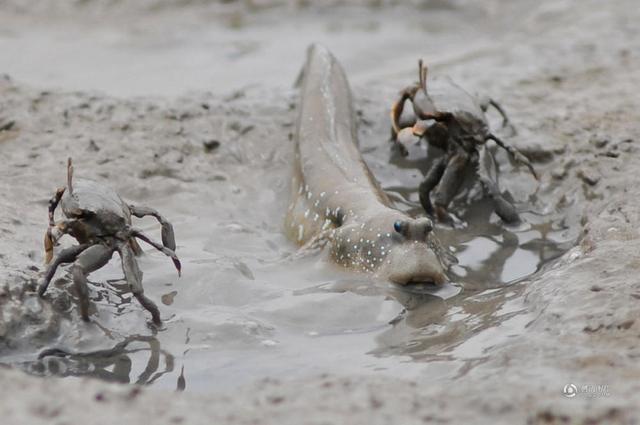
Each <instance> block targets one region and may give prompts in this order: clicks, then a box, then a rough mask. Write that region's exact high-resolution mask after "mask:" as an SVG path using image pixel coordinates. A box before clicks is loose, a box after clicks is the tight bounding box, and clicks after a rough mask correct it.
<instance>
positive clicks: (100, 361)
mask: <svg viewBox="0 0 640 425" xmlns="http://www.w3.org/2000/svg"><path fill="white" fill-rule="evenodd" d="M141 354H146V355H147V358H146V366H145V368H144V370H143V371H142V372H141V373H140V374H138V375H137V377H136V378H135V381H133V382H132V378H133V372H134V371H133V370H132V364H133V358H134V357H136V358H138V357H140V355H141ZM161 362H162V367H161ZM21 367H22V368H23V369H24V370H25V371H26V372H28V373H32V374H35V375H40V376H49V375H56V376H90V377H95V378H100V379H103V380H105V381H110V382H119V383H126V384H128V383H135V384H139V385H148V384H152V383H154V382H155V381H156V380H157V379H159V378H160V377H161V376H163V375H164V374H166V373H169V372H171V371H173V369H174V357H173V355H171V354H170V353H168V352H167V351H165V350H163V349H162V348H160V343H159V341H158V340H157V339H156V338H155V337H153V336H142V335H136V336H129V337H127V338H126V339H125V340H124V341H122V342H119V343H118V344H116V345H115V346H114V347H113V348H110V349H106V350H97V351H92V352H87V353H69V352H66V351H63V350H60V349H55V348H54V349H47V350H44V351H43V352H41V353H40V355H39V356H38V360H36V361H34V362H26V363H23V364H22V365H21ZM183 371H184V370H183ZM183 388H184V385H183Z"/></svg>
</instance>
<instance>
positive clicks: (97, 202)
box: [38, 158, 181, 325]
mask: <svg viewBox="0 0 640 425" xmlns="http://www.w3.org/2000/svg"><path fill="white" fill-rule="evenodd" d="M58 204H60V205H61V207H62V212H63V214H64V216H65V219H64V220H61V221H58V222H56V221H55V220H54V214H55V210H56V208H57V206H58ZM132 215H133V216H135V217H140V218H142V217H146V216H152V217H154V218H155V219H156V220H158V222H159V223H160V225H161V226H162V245H161V244H159V243H158V242H156V241H154V240H152V239H151V238H149V237H148V236H147V235H145V234H144V233H143V232H142V231H140V230H138V229H136V228H134V227H132V223H131V216H132ZM65 234H68V235H70V236H72V237H73V238H75V239H76V240H77V241H78V244H77V245H73V246H71V247H69V248H65V249H63V250H61V251H60V252H59V253H58V254H57V255H55V256H54V255H53V248H54V246H55V245H56V244H57V241H58V239H60V237H62V236H63V235H65ZM136 238H137V239H140V240H142V241H144V242H146V243H148V244H149V245H151V246H152V247H154V248H155V249H157V250H158V251H160V252H162V253H163V254H165V255H167V256H168V257H170V258H171V259H172V260H173V263H174V265H175V267H176V269H177V271H178V276H180V273H181V265H180V260H179V259H178V257H177V256H176V254H175V249H176V242H175V237H174V232H173V226H172V225H171V223H169V222H168V221H167V220H166V219H165V218H164V217H163V216H161V215H160V214H159V213H158V212H157V211H156V210H154V209H151V208H148V207H143V206H135V205H128V204H127V203H125V202H124V201H123V200H122V198H120V196H119V195H118V194H117V193H116V192H115V191H113V190H112V189H110V188H108V187H106V186H103V185H101V184H99V183H97V182H94V181H92V180H85V179H78V180H76V181H73V165H72V161H71V158H69V160H68V162H67V186H66V187H61V188H59V189H58V190H57V191H56V193H55V195H54V196H53V197H52V198H51V200H50V201H49V227H48V229H47V231H46V233H45V236H44V249H45V263H46V264H47V268H46V270H45V272H44V276H43V278H42V281H41V283H40V285H39V287H38V294H39V295H40V296H44V294H45V292H46V290H47V287H48V286H49V282H51V279H52V278H53V276H54V274H55V272H56V269H57V268H58V266H60V265H61V264H67V263H73V264H72V266H71V269H70V271H71V275H72V277H73V284H74V286H75V288H76V291H77V293H78V297H79V305H80V316H81V317H82V319H83V320H85V321H88V320H89V296H88V287H87V276H88V275H89V274H90V273H92V272H94V271H96V270H98V269H99V268H101V267H103V266H104V265H106V264H107V263H108V262H109V260H110V259H111V257H112V256H113V253H114V252H116V251H117V252H118V254H119V255H120V258H121V259H122V270H123V271H124V277H125V280H126V281H127V283H128V284H129V286H130V288H131V292H132V293H133V296H134V297H135V298H136V299H137V300H138V302H139V303H140V304H141V305H142V306H143V307H144V308H145V309H146V310H147V311H149V313H151V317H152V320H153V322H154V323H155V324H156V325H159V324H161V323H162V321H161V319H160V310H159V309H158V307H157V306H156V304H155V303H154V302H153V301H151V300H150V299H149V298H147V297H146V296H145V295H144V288H143V287H142V272H141V271H140V268H139V267H138V262H137V260H136V255H140V254H142V250H141V248H140V246H139V245H138V243H137V241H136Z"/></svg>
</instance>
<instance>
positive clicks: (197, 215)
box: [0, 10, 579, 391]
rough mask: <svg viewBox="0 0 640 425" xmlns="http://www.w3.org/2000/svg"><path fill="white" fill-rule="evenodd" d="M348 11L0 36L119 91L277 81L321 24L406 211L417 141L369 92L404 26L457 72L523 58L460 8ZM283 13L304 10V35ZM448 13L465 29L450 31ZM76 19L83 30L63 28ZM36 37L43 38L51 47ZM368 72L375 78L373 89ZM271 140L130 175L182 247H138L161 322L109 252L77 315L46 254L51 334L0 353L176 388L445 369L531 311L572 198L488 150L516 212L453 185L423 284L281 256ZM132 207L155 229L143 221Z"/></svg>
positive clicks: (384, 177)
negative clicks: (162, 173)
mask: <svg viewBox="0 0 640 425" xmlns="http://www.w3.org/2000/svg"><path fill="white" fill-rule="evenodd" d="M472 11H473V10H472ZM356 12H357V13H355V14H354V16H352V17H351V18H350V17H349V16H345V17H344V20H345V23H344V24H341V25H344V28H338V29H336V28H335V25H334V26H331V25H328V23H331V22H334V21H335V20H336V19H335V18H336V14H331V13H328V14H327V17H325V18H322V19H318V17H317V16H315V15H310V16H307V18H306V20H302V21H298V20H282V19H280V18H278V19H277V20H274V22H277V23H278V25H264V23H263V25H258V26H253V27H252V26H248V27H246V28H243V29H242V30H232V31H229V30H228V29H221V28H220V27H218V26H210V23H209V22H206V25H204V24H203V25H202V26H201V27H199V28H200V29H199V30H198V31H193V30H191V31H187V30H181V31H176V32H167V31H166V27H167V26H166V25H160V24H161V23H162V22H161V21H159V22H156V25H157V27H156V26H153V25H150V26H149V27H145V28H144V30H140V29H137V30H136V31H131V33H123V32H121V31H119V30H118V31H116V29H114V28H110V27H109V26H108V25H106V26H105V27H102V26H98V27H97V29H96V30H95V31H92V30H89V29H88V28H86V26H87V25H80V26H79V27H78V28H75V30H74V31H72V32H68V31H67V30H66V29H65V30H61V29H60V28H58V26H59V25H55V28H53V29H52V28H44V29H43V30H42V32H39V31H36V32H30V33H26V32H24V31H22V30H21V27H19V26H17V25H13V26H12V27H15V28H13V30H12V31H15V34H11V33H9V34H8V35H7V34H5V36H3V37H0V45H6V46H7V47H8V48H10V47H14V48H16V49H17V50H20V51H21V53H22V55H21V56H20V57H19V58H17V59H16V60H15V61H13V62H12V63H11V64H10V65H11V66H10V67H9V65H8V66H7V69H6V71H7V72H10V73H12V74H13V75H14V76H15V77H16V78H17V79H20V80H24V81H26V82H29V83H31V84H36V85H41V86H46V87H50V86H53V87H64V88H66V89H72V90H96V89H99V90H103V91H106V92H108V93H110V94H112V95H118V96H131V95H132V94H142V95H148V94H163V95H166V94H169V95H174V94H176V93H183V92H184V91H186V90H197V91H204V90H212V89H213V90H218V91H222V89H226V88H230V87H233V88H238V87H245V86H246V85H247V82H250V81H255V80H257V79H259V81H260V82H261V84H262V85H263V86H266V87H269V88H277V89H278V91H279V92H282V93H284V92H286V90H288V88H289V87H290V86H291V82H292V81H293V79H294V77H295V75H296V73H297V72H298V70H299V67H300V65H301V63H302V59H303V56H304V49H305V47H306V46H307V45H308V44H309V42H311V41H321V42H323V43H325V44H326V45H327V46H328V47H329V48H330V49H332V50H333V51H334V53H336V55H337V56H338V57H339V59H340V60H341V61H343V63H344V65H345V67H346V69H347V73H348V75H349V77H350V79H351V82H352V84H353V87H354V88H355V90H354V91H355V93H356V95H357V96H356V102H361V103H359V104H358V105H357V106H362V105H365V106H364V108H365V110H364V112H365V116H366V118H367V119H368V120H369V121H370V122H373V123H374V124H372V126H373V127H370V128H368V129H367V128H365V129H364V131H362V132H361V133H362V134H361V137H360V140H361V143H362V146H361V150H362V151H363V152H364V156H365V159H366V160H367V162H368V163H369V165H370V166H371V168H372V172H373V174H374V175H375V176H376V177H377V178H378V179H379V180H380V181H381V183H382V186H383V187H384V189H385V190H386V191H387V192H388V193H390V194H391V196H392V198H393V199H394V200H395V201H396V205H397V207H398V208H400V209H403V210H405V211H408V212H410V213H411V214H419V213H420V208H419V204H418V195H417V190H416V188H417V186H418V184H419V183H420V180H421V176H422V173H424V172H425V171H426V167H427V166H428V163H429V161H428V160H425V159H424V158H425V157H428V156H429V155H427V153H426V152H424V151H423V150H420V149H418V148H417V150H416V151H415V152H413V151H412V152H411V156H410V157H409V158H408V159H401V158H398V157H397V155H396V154H394V152H393V151H391V150H390V149H389V146H388V143H387V142H386V140H384V137H385V136H386V135H388V132H389V129H388V112H387V110H385V108H386V106H385V105H387V104H388V103H390V99H391V96H393V94H395V92H396V90H397V89H398V88H400V87H402V86H403V85H406V84H408V83H410V82H411V81H412V79H413V69H414V66H415V61H416V59H417V55H418V53H417V52H416V48H415V45H414V44H412V43H406V42H405V41H406V40H410V39H415V40H420V43H421V47H420V49H421V51H420V52H419V53H420V54H422V55H423V56H424V57H426V58H428V59H429V61H430V64H433V65H434V67H435V68H436V69H439V70H440V71H443V72H444V71H447V72H451V73H453V74H454V76H455V75H464V76H465V77H466V79H465V80H464V82H465V86H466V84H468V85H469V87H481V86H482V84H481V77H482V75H485V74H488V71H487V72H486V73H477V74H478V75H477V76H476V73H475V72H471V71H469V69H473V70H474V71H475V67H474V66H472V67H467V66H466V64H467V63H471V64H473V63H474V61H475V64H477V63H478V61H480V64H482V66H485V68H489V69H491V72H493V73H495V72H496V71H499V70H505V69H511V68H512V70H514V72H513V73H514V74H516V73H519V72H520V71H523V69H522V68H523V67H522V66H521V65H519V64H518V63H517V62H513V63H509V64H503V63H502V61H500V67H498V66H495V67H491V66H489V67H487V66H486V63H491V61H492V60H493V59H491V56H490V55H491V52H490V51H487V50H486V49H483V46H485V45H488V44H490V43H489V41H490V40H489V37H486V36H484V37H478V38H477V41H476V42H473V43H471V44H470V43H469V40H471V39H473V40H476V37H474V34H475V31H476V30H475V28H477V26H478V22H484V21H485V20H484V19H476V18H477V17H476V16H468V18H469V19H470V20H469V21H467V20H466V18H465V16H466V15H465V14H463V15H460V16H458V14H457V13H458V12H456V11H450V12H447V11H437V12H435V13H429V14H427V13H425V14H424V15H417V14H416V16H415V17H414V18H413V21H412V22H413V24H412V25H408V26H404V25H403V26H399V25H397V22H398V21H399V20H398V19H397V18H400V17H403V18H406V17H407V16H406V15H401V16H398V15H397V14H401V11H398V12H394V13H395V14H389V13H387V12H389V11H385V12H384V13H381V14H374V13H373V12H371V13H372V17H371V19H372V22H373V25H372V26H371V27H367V28H358V27H355V28H354V27H352V26H350V25H348V24H349V22H350V21H349V19H356V20H358V21H361V11H356ZM412 16H413V14H412ZM274 19H275V18H274ZM269 22H270V21H267V23H269ZM300 22H302V23H306V24H309V25H306V26H305V32H304V36H302V33H301V32H300V31H299V27H300ZM445 24H446V25H445ZM64 25H67V24H66V23H65V24H64ZM426 28H440V29H439V30H435V31H434V30H429V31H427V30H426ZM445 28H449V30H445ZM462 28H464V31H465V32H464V33H463V32H460V34H458V32H459V31H458V29H462ZM134 29H135V28H134ZM80 33H81V34H83V37H81V38H78V37H75V35H76V34H80ZM51 34H54V35H56V37H53V38H51V37H50V35H51ZM159 34H161V35H162V37H160V38H158V37H159ZM425 34H426V35H428V37H425ZM463 35H465V36H463ZM500 36H501V37H503V34H502V32H500ZM50 38H51V40H52V41H48V40H49V39H50ZM158 40H160V41H158ZM256 40H260V41H259V42H257V41H256ZM212 43H213V44H212ZM247 43H249V44H247ZM251 43H254V44H255V48H254V47H252V46H254V44H251ZM212 46H213V47H212ZM221 46H222V47H224V48H215V47H221ZM234 46H235V47H234ZM238 46H240V47H242V46H249V48H248V51H247V53H246V54H245V53H242V54H239V52H240V50H242V49H240V48H238ZM381 46H383V47H384V48H381ZM53 47H55V48H53ZM43 49H44V50H46V51H47V52H44V50H43ZM254 50H255V51H254ZM50 52H55V54H56V60H55V61H54V60H52V59H51V54H50ZM389 52H393V54H392V55H391V54H389ZM478 52H480V53H478ZM45 53H46V54H45ZM81 53H85V54H81ZM237 53H238V54H237ZM483 55H484V56H483ZM60 58H62V59H60ZM294 58H295V59H294ZM34 64H35V65H34ZM37 64H42V66H37ZM112 64H116V66H112ZM45 65H46V66H45ZM107 65H108V66H107ZM463 65H464V66H463ZM509 67H511V68H509ZM43 70H47V72H44V71H43ZM256 70H260V73H259V78H258V77H256ZM410 71H411V72H410ZM515 71H518V72H515ZM505 72H506V71H505ZM474 78H475V81H474ZM495 79H496V80H499V78H497V77H495ZM221 82H224V83H221ZM216 84H217V85H219V86H220V85H222V86H223V87H219V86H216ZM283 87H284V89H283ZM372 87H373V88H375V89H376V90H374V91H375V92H376V95H377V96H378V97H377V98H375V99H369V100H373V101H374V102H375V103H374V105H375V106H371V104H366V102H362V99H363V98H362V96H358V95H361V94H363V88H366V90H367V93H368V94H367V95H370V93H371V91H372V90H371V88H372ZM378 88H380V90H381V91H386V92H388V93H389V96H386V95H384V96H383V95H378V93H377V91H378V90H377V89H378ZM280 89H282V90H280ZM278 100H279V101H282V102H287V101H288V100H289V99H288V98H286V97H285V96H281V97H280V98H279V99H278ZM373 109H375V111H376V112H375V113H373V112H372V110H373ZM267 113H269V112H268V111H267ZM531 119H535V118H531ZM365 127H366V126H365ZM372 135H373V137H372ZM280 136H282V137H280ZM275 139H277V140H275ZM285 140H286V136H285V135H284V134H276V135H275V136H272V137H271V138H270V139H269V140H268V142H269V145H267V144H265V143H264V140H261V144H257V143H256V144H255V145H254V146H252V147H251V146H250V147H245V150H244V151H243V150H242V148H239V150H238V152H239V153H238V157H239V158H242V159H243V161H244V160H245V159H246V158H249V160H247V161H248V162H251V161H252V159H251V158H254V157H256V156H260V155H263V152H262V150H263V149H265V150H266V149H268V148H269V149H270V148H271V145H270V144H271V143H273V145H274V146H276V147H275V148H274V149H275V150H276V154H275V156H274V158H273V160H272V162H273V164H272V165H270V166H267V165H264V164H255V163H252V164H249V165H242V163H243V161H240V160H238V161H237V164H236V163H233V164H230V165H228V167H227V168H225V169H221V170H220V172H221V175H224V176H225V177H224V179H220V180H216V181H208V182H205V181H198V179H194V180H193V181H190V182H188V183H184V184H183V183H180V182H176V181H174V180H170V179H162V178H161V177H158V178H155V180H154V179H153V177H152V178H150V180H147V181H146V182H147V183H145V184H154V185H157V186H158V187H160V188H161V189H160V190H158V191H154V192H153V193H154V195H153V197H152V198H153V199H147V201H148V204H149V205H152V206H153V207H154V208H157V209H158V210H159V211H162V213H163V214H164V215H165V216H167V217H169V218H170V219H171V220H172V221H173V224H174V227H175V230H176V235H177V243H178V251H177V252H178V254H179V256H180V257H181V258H182V260H183V264H184V274H183V277H182V278H180V279H177V278H176V276H175V274H174V272H173V270H172V266H171V264H170V262H168V261H167V260H166V258H165V257H163V256H162V255H161V254H158V253H155V252H151V251H147V254H146V255H145V256H144V257H143V258H141V260H140V266H141V269H142V271H143V272H144V285H145V291H146V294H147V295H148V296H149V297H150V298H152V299H153V300H155V301H156V303H158V305H159V307H160V310H161V313H162V317H163V319H164V326H163V327H162V328H161V329H159V330H155V329H152V328H150V327H149V326H148V324H147V320H148V317H147V315H146V312H145V311H143V310H142V309H141V307H140V306H139V305H138V304H137V303H136V302H135V300H133V301H132V297H131V296H130V294H128V293H126V291H125V289H126V288H125V285H124V282H123V281H122V280H113V279H117V278H118V277H119V276H121V274H122V272H121V268H120V264H119V262H118V261H116V260H113V261H112V262H111V263H110V264H109V265H108V266H106V267H105V268H103V269H101V270H99V271H97V272H95V273H94V274H92V275H91V280H92V281H93V282H94V284H93V285H92V287H91V297H92V305H93V307H92V312H91V313H92V322H91V323H90V324H84V323H81V322H80V321H79V318H78V315H77V308H76V307H75V306H76V299H75V297H74V295H73V293H72V290H71V285H69V277H68V276H66V275H65V274H64V273H62V272H59V273H58V276H61V277H62V278H61V279H59V280H58V281H57V282H54V284H53V285H52V288H51V290H52V298H55V299H56V302H59V303H61V304H62V305H63V307H64V308H63V309H64V310H66V311H67V312H68V315H69V317H70V319H71V320H69V321H66V322H65V323H64V324H63V326H62V331H61V332H60V335H59V336H58V338H57V340H56V341H52V342H51V343H50V344H48V347H49V349H50V351H46V352H45V354H46V355H45V356H44V357H43V358H41V359H38V358H37V353H33V352H18V353H12V354H11V355H10V356H6V357H3V358H0V362H3V363H10V364H14V365H19V366H20V367H22V368H23V369H25V370H28V371H29V372H31V373H34V374H37V375H62V376H69V377H76V376H95V377H99V378H101V379H106V380H110V381H118V382H131V383H141V384H152V385H153V387H154V388H165V389H176V388H178V389H183V388H184V389H186V390H187V391H207V390H211V389H218V390H225V389H229V388H231V387H235V386H238V385H242V384H246V383H249V382H251V381H254V380H255V379H259V378H263V377H274V378H280V379H287V378H295V377H300V376H304V375H310V374H320V373H326V372H331V373H335V374H341V373H350V374H354V373H355V374H357V373H362V374H373V373H384V374H388V375H392V376H398V377H410V378H414V379H420V378H421V377H424V378H425V379H429V381H430V382H431V381H435V380H437V379H451V378H456V377H459V376H462V375H464V373H466V372H467V371H468V370H470V369H471V368H473V366H474V365H476V364H478V363H481V362H482V361H483V360H484V359H485V358H486V357H487V355H488V354H487V350H489V349H490V348H491V347H492V346H495V345H499V344H503V343H507V342H508V339H509V338H510V337H511V336H513V335H518V334H520V333H521V332H522V329H523V328H524V326H525V325H526V323H527V322H528V321H529V320H530V319H531V318H530V317H529V316H528V315H527V313H526V310H525V306H524V305H523V297H522V292H523V289H524V288H525V287H526V285H527V284H528V283H529V280H530V279H531V278H532V277H534V276H535V275H536V273H539V272H540V271H541V270H543V269H545V268H546V267H551V266H552V265H553V260H554V259H555V258H557V257H558V256H559V255H561V254H562V253H563V252H565V251H566V250H567V249H569V248H570V247H571V246H572V245H573V243H574V241H575V239H576V238H577V232H578V229H579V226H578V225H577V222H576V217H577V214H576V213H575V212H574V211H572V210H570V209H562V210H559V209H557V208H556V207H555V206H554V205H551V198H552V197H551V196H550V194H549V192H550V191H551V189H547V191H546V192H544V191H541V190H538V188H537V187H536V183H535V182H533V181H532V179H531V178H530V177H529V176H528V175H527V174H526V172H525V171H523V170H513V169H511V168H510V167H509V166H508V165H507V161H506V159H505V158H504V157H501V156H498V159H499V160H500V163H501V164H503V165H505V168H504V170H503V171H504V173H503V177H504V179H503V181H501V184H502V186H503V187H505V188H507V189H509V190H510V192H511V193H513V194H515V197H516V199H515V201H516V205H517V206H518V209H519V210H520V211H521V215H522V218H523V223H522V224H521V225H519V226H515V227H504V226H502V225H501V223H500V222H499V221H498V220H497V218H496V217H495V215H494V214H492V213H491V208H490V205H489V204H488V203H487V202H486V201H484V200H482V199H477V200H474V201H472V202H469V203H467V202H466V201H464V200H458V201H456V203H455V204H454V206H453V208H452V209H453V210H454V211H458V212H459V215H460V218H461V220H463V221H464V222H466V223H467V225H466V226H465V227H464V228H462V229H449V228H446V227H440V228H439V229H438V235H439V237H440V239H441V240H442V242H443V243H444V244H445V245H448V246H450V247H452V249H453V250H454V251H455V254H456V256H457V257H458V260H459V263H458V265H457V266H456V267H455V268H454V269H453V270H452V274H451V278H452V280H453V284H452V285H448V286H447V287H446V288H443V289H441V290H438V291H435V290H434V289H433V288H431V287H428V286H421V285H414V286H408V287H404V288H403V287H398V286H394V285H392V284H389V283H387V282H378V281H373V280H372V279H371V278H369V277H366V276H361V275H355V274H351V273H347V272H344V271H341V270H337V269H335V268H334V267H333V266H332V265H330V264H328V263H327V262H326V260H325V259H324V257H323V256H318V257H311V258H305V259H302V260H297V261H288V260H287V259H286V257H287V256H288V255H290V254H291V253H292V252H293V251H294V248H293V246H292V245H291V243H290V242H288V241H287V240H286V239H285V237H284V235H283V233H282V222H283V217H284V212H285V210H286V207H287V199H288V196H289V191H288V187H287V185H288V182H289V179H290V158H291V156H290V148H291V146H290V145H288V144H285ZM223 148H224V146H223ZM132 154H134V153H132ZM78 155H80V154H79V153H78ZM264 155H265V156H269V155H267V154H266V153H264ZM247 161H245V162H247ZM79 164H80V163H79ZM218 165H219V164H218ZM109 166H110V165H106V166H105V167H109ZM207 166H208V165H207ZM78 168H79V169H81V167H80V166H79V167H78ZM78 172H79V171H78ZM112 174H116V173H112ZM22 178H23V176H21V180H19V181H20V182H22ZM113 179H114V180H118V179H119V177H118V176H114V177H113ZM16 181H18V180H17V178H16ZM141 185H142V183H140V182H134V183H132V185H131V186H134V188H132V189H128V191H126V192H125V193H123V196H124V197H125V198H127V199H129V200H132V201H133V200H136V199H137V198H138V197H139V196H140V195H144V194H145V193H147V194H148V192H149V191H146V192H145V190H143V189H140V188H138V189H136V188H135V186H141ZM157 193H160V195H157ZM138 224H139V225H140V227H142V229H143V230H144V231H145V232H147V233H150V234H153V235H156V237H157V236H158V234H157V232H158V229H157V227H154V223H150V222H138ZM66 294H70V295H66Z"/></svg>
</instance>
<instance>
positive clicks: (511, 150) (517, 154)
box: [487, 134, 540, 180]
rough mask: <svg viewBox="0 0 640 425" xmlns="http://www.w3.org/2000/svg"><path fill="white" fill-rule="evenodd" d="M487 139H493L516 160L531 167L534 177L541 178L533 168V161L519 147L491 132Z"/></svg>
mask: <svg viewBox="0 0 640 425" xmlns="http://www.w3.org/2000/svg"><path fill="white" fill-rule="evenodd" d="M487 140H493V141H494V142H496V143H497V144H498V146H500V147H501V148H502V149H504V150H506V151H507V152H509V155H511V157H512V158H513V160H514V161H516V162H517V163H519V164H522V165H525V166H526V167H527V168H528V169H529V171H531V174H533V177H535V179H536V180H540V179H539V178H538V174H537V173H536V170H535V169H534V168H533V165H531V162H529V159H527V157H526V156H524V155H523V154H522V153H520V151H519V150H518V149H516V148H514V147H513V146H509V145H507V144H506V143H504V142H503V141H502V140H500V139H499V138H498V137H496V136H495V135H494V134H489V136H487Z"/></svg>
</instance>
